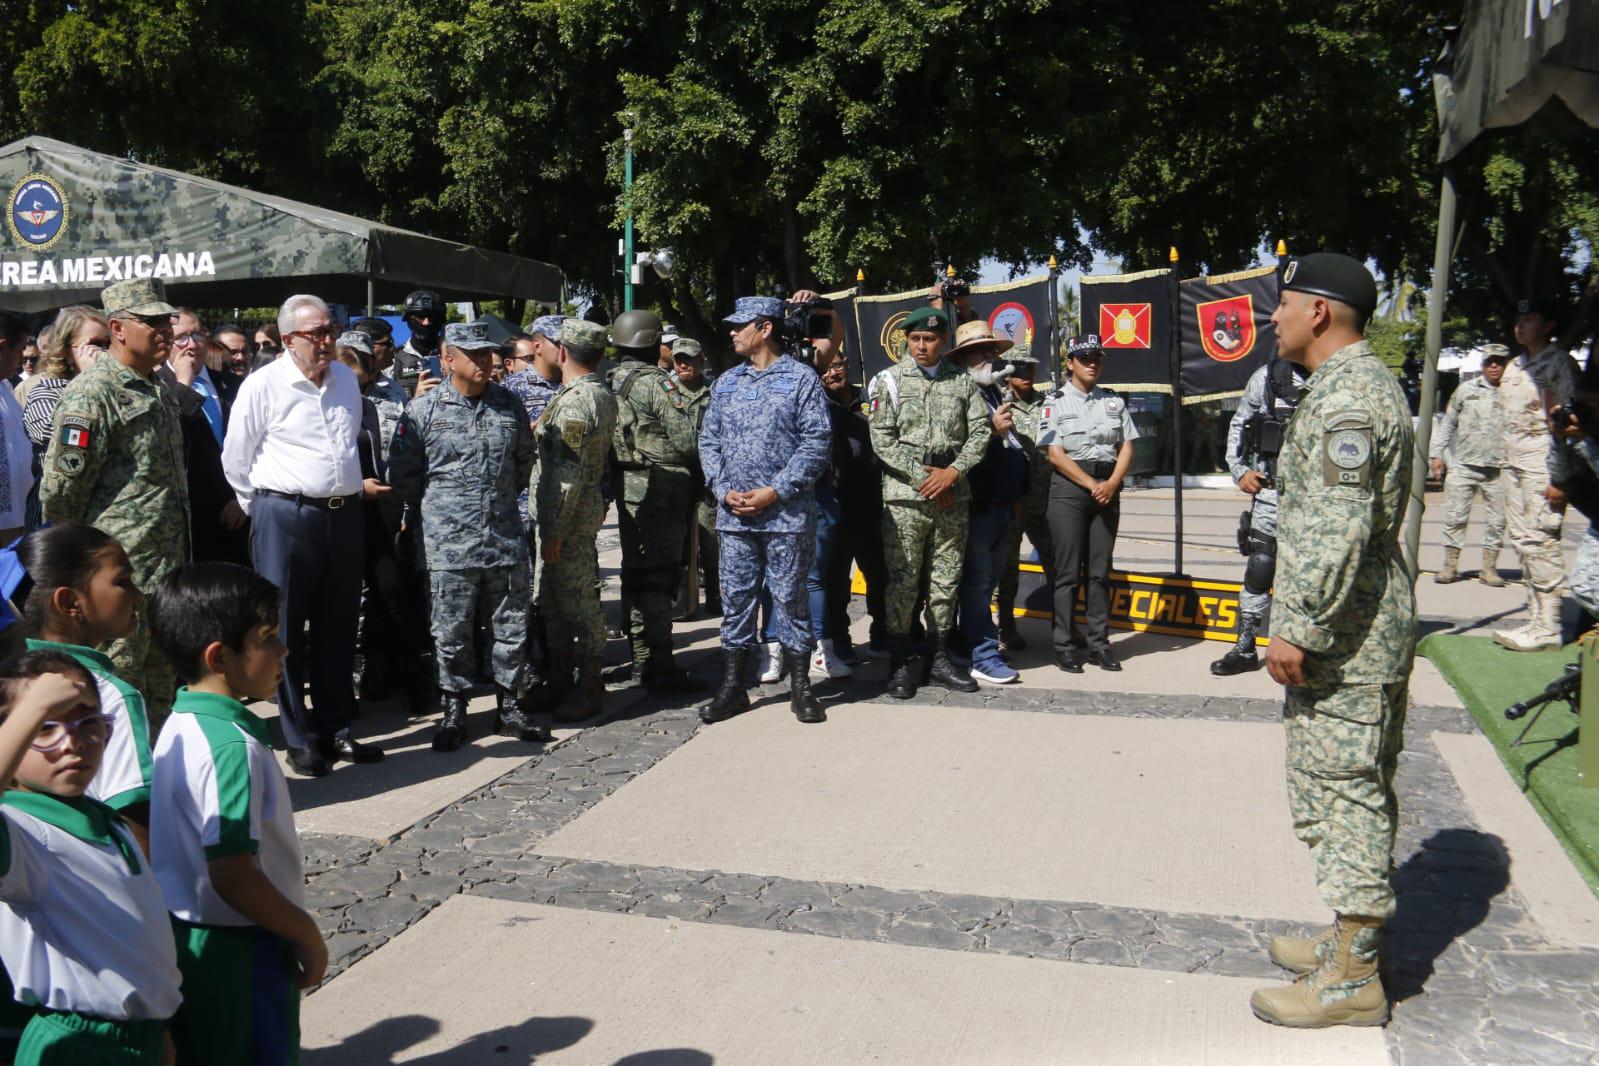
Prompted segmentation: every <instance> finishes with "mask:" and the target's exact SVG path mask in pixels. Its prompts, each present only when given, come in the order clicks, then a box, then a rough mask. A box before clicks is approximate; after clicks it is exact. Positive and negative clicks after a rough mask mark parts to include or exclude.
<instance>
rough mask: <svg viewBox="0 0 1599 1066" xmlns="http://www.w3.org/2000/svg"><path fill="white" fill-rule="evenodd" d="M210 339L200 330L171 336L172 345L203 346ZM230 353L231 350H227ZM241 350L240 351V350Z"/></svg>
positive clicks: (207, 334)
mask: <svg viewBox="0 0 1599 1066" xmlns="http://www.w3.org/2000/svg"><path fill="white" fill-rule="evenodd" d="M210 339H211V335H210V334H209V333H206V332H204V331H202V330H198V329H195V330H190V331H189V332H188V333H175V334H173V336H172V343H173V344H196V345H198V344H204V343H205V342H206V341H208V340H210ZM228 350H229V351H232V350H233V349H231V348H230V349H228ZM241 350H242V349H241Z"/></svg>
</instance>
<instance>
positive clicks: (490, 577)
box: [428, 563, 528, 693]
mask: <svg viewBox="0 0 1599 1066" xmlns="http://www.w3.org/2000/svg"><path fill="white" fill-rule="evenodd" d="M527 586H528V579H527V564H526V563H519V564H517V565H515V566H476V567H469V568H467V569H464V570H429V571H428V588H429V591H430V592H432V594H433V596H432V602H431V608H432V619H433V655H434V658H435V659H436V660H437V661H438V666H439V688H440V689H441V690H443V691H445V692H465V691H466V690H467V689H469V688H471V687H472V683H473V682H474V681H475V680H476V679H477V663H478V657H477V638H478V625H479V622H480V620H481V621H482V622H484V623H486V627H487V631H488V637H489V640H490V642H491V644H492V648H491V655H490V662H491V669H492V671H493V674H494V683H495V684H496V685H498V686H499V687H500V688H503V689H506V690H507V691H510V692H517V693H520V692H521V691H522V681H523V676H522V675H523V670H524V665H525V658H524V656H525V646H526V644H527Z"/></svg>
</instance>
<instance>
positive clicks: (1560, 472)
mask: <svg viewBox="0 0 1599 1066" xmlns="http://www.w3.org/2000/svg"><path fill="white" fill-rule="evenodd" d="M1580 474H1587V475H1589V476H1591V477H1599V441H1596V440H1595V439H1594V438H1593V437H1584V438H1583V439H1582V440H1580V441H1577V442H1576V443H1575V444H1569V443H1562V444H1560V445H1558V446H1557V447H1554V448H1551V449H1549V477H1550V480H1551V481H1554V482H1555V483H1557V484H1564V483H1565V482H1566V481H1569V480H1570V479H1571V478H1573V477H1576V476H1578V475H1580ZM1566 583H1567V585H1568V586H1569V587H1570V589H1571V598H1572V599H1573V600H1576V601H1577V606H1579V607H1581V608H1582V609H1583V610H1584V611H1586V612H1587V613H1588V615H1589V616H1590V617H1592V618H1595V619H1599V523H1594V522H1589V523H1588V528H1587V529H1586V530H1585V531H1583V534H1582V543H1581V544H1580V545H1578V547H1577V558H1576V561H1575V562H1573V563H1572V566H1571V576H1570V577H1569V578H1567V582H1566Z"/></svg>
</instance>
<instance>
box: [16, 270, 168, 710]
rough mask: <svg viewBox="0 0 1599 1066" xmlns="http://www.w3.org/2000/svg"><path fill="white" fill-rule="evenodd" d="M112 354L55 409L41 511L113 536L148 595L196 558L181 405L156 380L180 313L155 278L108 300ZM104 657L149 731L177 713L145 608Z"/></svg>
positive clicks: (128, 284) (109, 289) (120, 285)
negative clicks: (132, 694) (138, 701)
mask: <svg viewBox="0 0 1599 1066" xmlns="http://www.w3.org/2000/svg"><path fill="white" fill-rule="evenodd" d="M101 301H102V303H103V305H104V307H105V312H106V315H107V317H108V318H109V319H110V327H111V351H110V353H109V354H107V355H105V356H102V357H101V358H100V359H97V360H96V361H95V363H94V365H93V366H91V367H90V368H89V369H88V370H86V371H84V372H83V373H82V374H79V375H78V376H77V377H75V378H73V379H72V383H71V384H70V385H68V386H67V388H66V391H65V392H63V393H62V394H61V401H60V403H58V404H57V405H56V412H55V428H54V429H53V430H52V431H51V434H50V445H49V448H48V450H47V451H46V452H45V456H44V463H43V469H44V480H43V485H42V487H41V489H40V493H39V502H40V505H41V506H42V508H43V512H44V517H45V518H46V519H47V520H48V521H51V522H83V523H85V524H87V525H92V526H95V527H97V528H99V529H100V530H102V531H103V532H105V533H108V534H110V535H111V536H113V537H115V538H116V539H117V541H118V542H119V543H120V544H121V545H122V548H123V550H124V551H126V552H127V553H128V561H129V562H130V563H131V564H132V565H133V579H134V582H135V583H136V584H137V585H138V586H139V588H140V589H143V590H145V591H149V590H150V589H152V588H154V587H155V585H156V583H157V582H158V581H160V580H161V579H162V578H163V577H165V576H166V575H167V574H169V573H171V572H172V571H173V570H175V569H177V568H178V567H179V566H181V565H182V564H183V563H184V562H185V561H186V560H187V559H188V557H189V489H188V474H187V472H186V469H185V463H184V458H183V427H182V425H181V423H180V421H179V413H178V405H177V403H176V401H174V400H173V399H172V398H171V397H170V396H169V395H168V393H167V391H166V390H165V389H163V388H162V387H161V383H160V382H159V381H157V380H156V378H155V376H154V375H155V368H156V367H157V366H158V365H159V364H160V362H161V359H162V357H163V356H164V355H165V354H166V353H167V351H168V349H170V348H171V346H172V323H173V319H174V316H175V315H176V314H177V308H175V307H173V306H172V305H171V304H169V303H167V301H166V289H165V287H164V286H163V285H162V284H161V282H160V281H158V280H155V279H148V280H145V279H136V280H133V281H119V282H117V283H116V284H115V285H108V286H106V288H105V291H104V292H103V293H102V294H101ZM105 652H106V654H107V655H109V656H110V658H111V661H112V662H113V663H115V664H116V668H117V673H118V674H120V675H121V676H122V677H123V678H124V679H126V680H127V682H128V684H130V685H132V686H133V687H134V688H136V689H138V690H139V691H140V692H141V693H143V695H144V700H145V705H146V707H148V708H149V711H150V717H151V724H152V725H158V724H159V723H160V722H161V721H162V720H163V719H164V718H165V716H166V713H167V711H168V710H169V709H170V708H171V706H172V697H173V695H174V691H175V680H174V676H173V673H172V668H171V666H170V665H169V664H168V663H167V661H166V658H165V657H164V656H163V655H162V654H161V653H160V651H159V650H157V649H156V648H155V646H154V645H153V643H152V642H151V640H150V628H149V624H148V620H147V617H146V614H145V607H144V604H143V603H141V604H140V605H139V617H138V628H137V629H136V630H135V631H134V633H133V635H132V636H129V637H126V638H124V639H122V640H117V641H113V642H112V643H111V644H109V645H107V646H106V648H105Z"/></svg>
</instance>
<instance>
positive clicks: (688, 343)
mask: <svg viewBox="0 0 1599 1066" xmlns="http://www.w3.org/2000/svg"><path fill="white" fill-rule="evenodd" d="M704 354H705V349H704V348H702V347H701V346H700V342H699V341H697V340H695V339H694V338H693V337H678V338H677V339H676V340H674V341H673V342H672V357H673V358H674V359H675V358H677V357H678V356H682V357H683V358H684V359H698V358H699V357H700V356H702V355H704Z"/></svg>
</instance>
